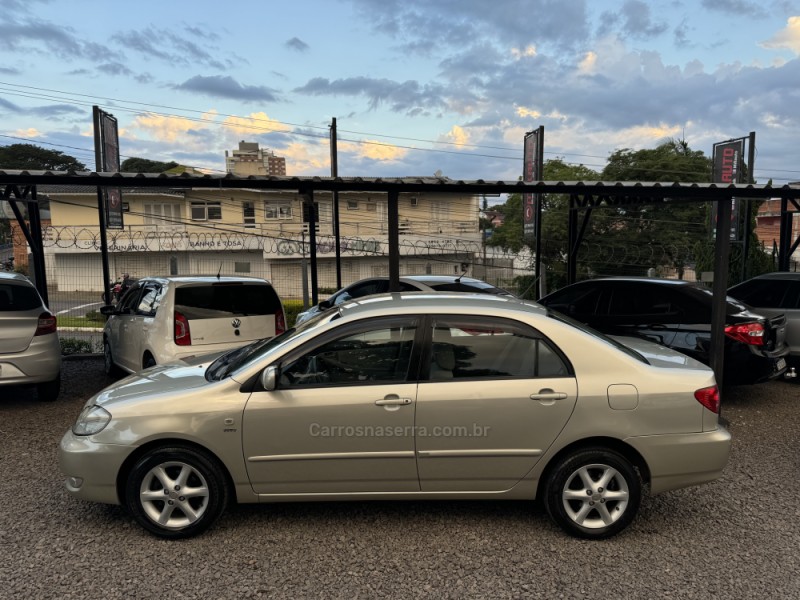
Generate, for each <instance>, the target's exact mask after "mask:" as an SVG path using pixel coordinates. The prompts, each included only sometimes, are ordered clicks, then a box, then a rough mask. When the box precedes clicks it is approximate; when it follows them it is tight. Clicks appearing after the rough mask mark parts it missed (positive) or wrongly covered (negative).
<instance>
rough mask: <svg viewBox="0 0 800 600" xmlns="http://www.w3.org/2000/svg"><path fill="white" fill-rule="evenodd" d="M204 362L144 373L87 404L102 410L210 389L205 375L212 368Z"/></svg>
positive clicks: (120, 382)
mask: <svg viewBox="0 0 800 600" xmlns="http://www.w3.org/2000/svg"><path fill="white" fill-rule="evenodd" d="M203 358H205V359H206V360H204V361H203V362H197V361H192V362H193V364H191V365H189V364H187V363H185V362H174V363H169V364H165V365H159V366H156V367H151V368H149V369H145V370H144V371H142V372H140V373H136V374H135V375H130V376H128V377H126V378H125V379H121V380H120V381H118V382H116V383H113V384H111V385H110V386H108V387H107V388H105V389H104V390H103V391H101V392H100V393H99V394H97V395H96V396H95V397H94V398H93V399H91V400H90V401H89V402H88V403H87V404H97V405H99V406H104V405H110V404H115V403H118V402H124V401H126V400H130V399H134V398H136V399H139V398H143V397H145V396H146V397H150V398H154V397H158V396H169V395H171V394H173V393H176V392H185V391H187V390H191V389H194V388H199V387H203V386H205V385H208V381H207V380H206V377H205V374H206V369H207V368H208V365H209V364H211V361H210V360H207V359H208V357H207V356H206V357H203Z"/></svg>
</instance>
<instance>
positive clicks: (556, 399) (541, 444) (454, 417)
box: [416, 315, 578, 492]
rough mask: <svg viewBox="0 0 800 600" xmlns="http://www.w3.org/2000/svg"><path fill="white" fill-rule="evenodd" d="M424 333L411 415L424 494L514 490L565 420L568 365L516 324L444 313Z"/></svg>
mask: <svg viewBox="0 0 800 600" xmlns="http://www.w3.org/2000/svg"><path fill="white" fill-rule="evenodd" d="M427 329H428V332H429V335H428V337H427V341H426V352H425V353H424V354H423V358H422V367H421V371H422V372H421V376H422V380H421V381H420V385H419V391H418V393H417V414H416V433H417V440H416V444H417V465H418V469H419V479H420V486H421V489H422V491H425V492H463V491H500V490H507V489H509V488H511V487H513V486H514V485H515V484H517V483H518V482H519V481H520V480H521V479H522V478H524V477H525V475H526V474H527V473H528V472H529V471H530V470H531V469H532V468H533V466H534V465H535V464H536V463H537V462H538V461H539V459H540V458H541V457H542V455H543V454H544V453H545V451H546V450H547V449H548V448H549V447H550V445H551V444H552V443H553V441H554V440H555V439H556V437H557V436H558V434H559V433H560V432H561V430H562V429H563V428H564V426H565V425H566V423H567V421H568V420H569V417H570V415H571V414H572V411H573V409H574V406H575V402H576V400H577V394H578V388H577V383H576V380H575V376H574V373H573V371H572V368H571V366H570V364H569V362H568V361H567V359H566V358H565V357H564V355H563V354H562V353H561V352H560V351H559V350H558V348H557V347H556V346H555V344H553V343H552V342H551V341H550V340H547V339H545V338H544V337H543V336H542V335H541V334H540V333H538V332H537V331H535V330H534V329H532V328H531V327H529V326H527V325H525V324H523V323H519V322H517V321H512V320H508V319H501V318H486V317H477V316H476V317H471V316H447V315H442V316H437V317H434V318H432V320H431V322H430V326H429V327H428V328H427Z"/></svg>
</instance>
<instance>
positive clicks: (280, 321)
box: [275, 308, 286, 335]
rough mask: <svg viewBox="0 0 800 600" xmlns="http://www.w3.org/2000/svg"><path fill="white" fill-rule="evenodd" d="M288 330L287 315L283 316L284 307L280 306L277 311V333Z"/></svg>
mask: <svg viewBox="0 0 800 600" xmlns="http://www.w3.org/2000/svg"><path fill="white" fill-rule="evenodd" d="M284 331H286V317H285V316H283V308H279V309H278V312H276V313H275V335H280V334H282V333H283V332H284Z"/></svg>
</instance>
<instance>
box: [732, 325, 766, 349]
mask: <svg viewBox="0 0 800 600" xmlns="http://www.w3.org/2000/svg"><path fill="white" fill-rule="evenodd" d="M764 333H765V332H764V326H763V325H762V324H761V323H739V324H738V325H727V326H726V327H725V335H727V336H728V337H729V338H731V339H734V340H736V341H737V342H742V343H743V344H750V345H751V346H763V345H764Z"/></svg>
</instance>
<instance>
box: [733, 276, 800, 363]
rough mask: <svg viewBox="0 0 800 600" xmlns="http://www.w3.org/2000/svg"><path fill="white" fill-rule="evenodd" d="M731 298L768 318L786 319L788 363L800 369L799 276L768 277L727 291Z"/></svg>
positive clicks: (762, 277) (753, 279)
mask: <svg viewBox="0 0 800 600" xmlns="http://www.w3.org/2000/svg"><path fill="white" fill-rule="evenodd" d="M728 295H729V296H733V297H734V298H736V299H737V300H739V301H740V302H743V303H745V304H747V305H748V306H752V307H753V309H754V310H755V311H756V312H758V313H761V314H763V315H764V316H766V317H775V316H778V315H784V316H785V317H786V345H787V346H789V362H790V363H791V364H792V365H793V366H795V367H800V273H785V272H781V273H767V274H766V275H759V276H758V277H753V278H752V279H748V280H747V281H744V282H742V283H740V284H738V285H735V286H733V287H732V288H731V289H729V290H728Z"/></svg>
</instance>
